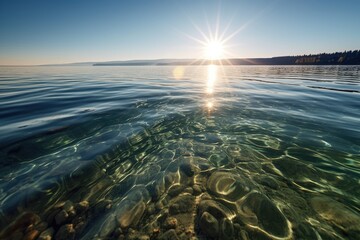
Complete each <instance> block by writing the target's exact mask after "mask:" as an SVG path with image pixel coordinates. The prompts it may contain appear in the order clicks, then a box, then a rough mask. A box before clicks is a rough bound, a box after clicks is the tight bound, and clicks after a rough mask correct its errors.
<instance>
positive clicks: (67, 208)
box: [62, 200, 74, 212]
mask: <svg viewBox="0 0 360 240" xmlns="http://www.w3.org/2000/svg"><path fill="white" fill-rule="evenodd" d="M62 208H63V209H64V210H65V211H66V212H71V211H73V210H74V204H73V203H72V202H71V201H70V200H67V201H66V202H65V203H64V206H63V207H62Z"/></svg>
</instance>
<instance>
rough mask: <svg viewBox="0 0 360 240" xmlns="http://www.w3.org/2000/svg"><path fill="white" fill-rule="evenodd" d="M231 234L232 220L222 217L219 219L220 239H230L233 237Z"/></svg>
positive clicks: (232, 233)
mask: <svg viewBox="0 0 360 240" xmlns="http://www.w3.org/2000/svg"><path fill="white" fill-rule="evenodd" d="M233 235H234V227H233V224H232V222H231V221H230V220H229V219H227V218H223V219H222V220H221V221H220V239H224V240H230V239H233Z"/></svg>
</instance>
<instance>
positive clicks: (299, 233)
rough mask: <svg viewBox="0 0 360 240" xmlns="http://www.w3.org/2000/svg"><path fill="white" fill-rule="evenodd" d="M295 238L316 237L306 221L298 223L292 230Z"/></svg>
mask: <svg viewBox="0 0 360 240" xmlns="http://www.w3.org/2000/svg"><path fill="white" fill-rule="evenodd" d="M294 236H295V238H296V239H318V237H317V234H316V231H315V230H314V229H313V228H312V227H311V225H310V224H308V223H300V224H299V225H298V226H297V227H296V228H295V231H294Z"/></svg>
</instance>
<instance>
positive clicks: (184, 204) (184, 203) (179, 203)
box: [169, 194, 195, 215]
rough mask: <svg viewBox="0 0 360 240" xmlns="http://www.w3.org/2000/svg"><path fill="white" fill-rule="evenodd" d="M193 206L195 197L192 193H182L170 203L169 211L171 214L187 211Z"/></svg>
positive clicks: (191, 209)
mask: <svg viewBox="0 0 360 240" xmlns="http://www.w3.org/2000/svg"><path fill="white" fill-rule="evenodd" d="M194 206H195V197H194V196H192V195H189V194H187V195H182V196H179V197H177V198H176V199H175V201H174V202H173V203H172V204H171V205H170V207H169V212H170V214H172V215H175V214H179V213H187V212H191V211H193V208H194Z"/></svg>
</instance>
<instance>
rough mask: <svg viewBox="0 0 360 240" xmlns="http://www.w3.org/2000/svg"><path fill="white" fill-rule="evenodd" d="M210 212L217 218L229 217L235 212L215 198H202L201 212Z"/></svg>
mask: <svg viewBox="0 0 360 240" xmlns="http://www.w3.org/2000/svg"><path fill="white" fill-rule="evenodd" d="M204 212H208V213H210V214H211V215H213V216H214V217H216V218H217V219H221V218H229V217H230V216H233V215H234V214H233V213H232V212H231V211H230V210H229V209H228V208H227V207H225V206H224V205H222V204H221V203H219V202H217V201H214V200H202V201H201V202H200V204H199V213H200V214H202V213H204Z"/></svg>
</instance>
